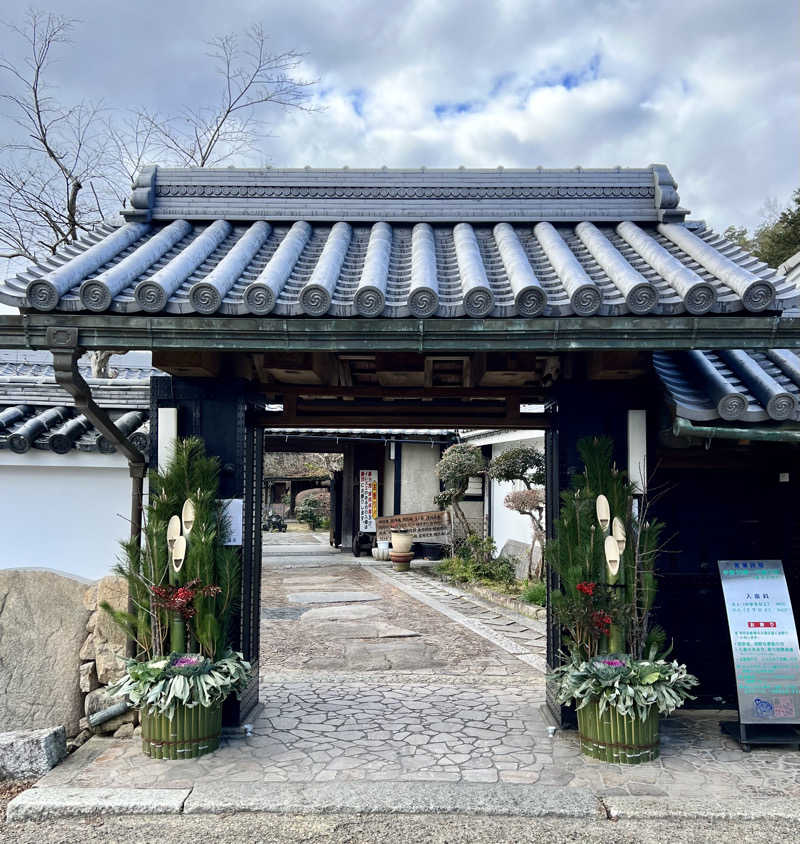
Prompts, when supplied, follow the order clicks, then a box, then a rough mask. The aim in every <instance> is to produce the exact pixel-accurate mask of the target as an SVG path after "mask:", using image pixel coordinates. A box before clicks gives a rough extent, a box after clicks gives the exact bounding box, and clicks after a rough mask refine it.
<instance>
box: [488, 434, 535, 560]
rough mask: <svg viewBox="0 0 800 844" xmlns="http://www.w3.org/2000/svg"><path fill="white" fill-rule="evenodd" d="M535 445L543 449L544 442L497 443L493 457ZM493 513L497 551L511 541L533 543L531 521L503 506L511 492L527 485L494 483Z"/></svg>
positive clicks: (492, 520) (515, 482)
mask: <svg viewBox="0 0 800 844" xmlns="http://www.w3.org/2000/svg"><path fill="white" fill-rule="evenodd" d="M522 445H524V446H529V445H533V446H536V447H539V448H541V447H542V445H543V442H542V443H540V442H539V441H535V440H534V441H531V440H525V441H522V440H511V441H507V442H500V443H495V444H493V445H492V457H497V456H498V455H499V454H502V453H503V452H505V451H508V450H509V449H510V448H517V447H518V446H522ZM491 483H492V513H491V526H492V536H493V537H494V541H495V544H496V545H497V550H498V551H500V550H501V549H502V547H503V545H505V543H506V542H507V541H508V540H509V539H515V540H516V541H517V542H524V543H525V544H526V545H530V543H531V520H530V519H529V518H528V517H527V516H523V515H521V514H520V513H515V512H514V511H513V510H509V509H507V508H506V507H504V506H503V500H504V499H505V497H506V496H507V495H508V493H509V492H513V491H514V490H518V489H525V485H524V484H522V483H521V482H519V481H514V482H500V481H492V482H491Z"/></svg>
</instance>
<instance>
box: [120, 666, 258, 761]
mask: <svg viewBox="0 0 800 844" xmlns="http://www.w3.org/2000/svg"><path fill="white" fill-rule="evenodd" d="M249 676H250V663H249V662H247V661H246V660H245V659H244V657H243V656H242V654H241V653H238V652H235V653H234V652H228V653H226V654H225V655H224V656H223V657H222V658H221V659H218V660H217V661H216V662H212V661H211V660H210V659H208V658H207V657H204V656H203V655H202V654H178V653H172V654H170V655H169V656H168V657H164V658H161V659H153V660H149V661H148V662H137V661H136V660H130V661H129V662H128V670H127V673H126V674H125V676H124V677H123V678H122V679H121V680H120V681H119V682H118V683H116V684H114V686H111V687H110V689H109V691H111V692H112V694H116V695H119V696H122V695H125V696H127V698H128V700H129V701H130V702H131V704H133V706H135V707H136V708H138V709H139V712H140V716H141V719H142V749H143V750H144V752H145V754H147V755H148V756H151V757H153V758H155V759H189V758H192V757H194V756H203V755H204V754H206V753H211V752H212V751H214V750H216V749H217V747H219V737H220V732H221V729H222V704H223V702H224V701H225V699H226V698H227V697H228V695H230V694H235V695H236V696H237V697H239V696H240V695H241V693H242V691H243V690H244V688H245V687H246V686H247V681H248V678H249Z"/></svg>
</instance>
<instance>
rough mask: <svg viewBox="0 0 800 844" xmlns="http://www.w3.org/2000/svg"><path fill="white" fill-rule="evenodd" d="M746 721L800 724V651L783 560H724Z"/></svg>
mask: <svg viewBox="0 0 800 844" xmlns="http://www.w3.org/2000/svg"><path fill="white" fill-rule="evenodd" d="M718 565H719V573H720V577H721V578H722V592H723V595H724V596H725V607H726V609H727V612H728V628H729V630H730V636H731V647H732V649H733V664H734V668H735V669H736V687H737V693H738V697H739V721H740V723H742V724H770V723H771V724H795V723H800V649H798V643H797V628H796V627H795V622H794V614H793V612H792V602H791V600H790V599H789V590H788V589H787V587H786V578H785V577H784V574H783V563H782V562H781V561H780V560H719V561H718Z"/></svg>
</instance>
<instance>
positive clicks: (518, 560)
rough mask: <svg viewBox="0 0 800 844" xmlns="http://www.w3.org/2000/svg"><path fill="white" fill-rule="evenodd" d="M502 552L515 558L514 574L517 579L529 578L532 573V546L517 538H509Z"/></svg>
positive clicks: (505, 555)
mask: <svg viewBox="0 0 800 844" xmlns="http://www.w3.org/2000/svg"><path fill="white" fill-rule="evenodd" d="M500 553H501V554H502V555H503V556H504V557H510V558H511V559H512V560H514V563H515V565H514V576H515V577H516V578H517V580H527V579H528V578H529V577H530V576H531V575H530V553H531V546H530V545H528V544H526V543H525V542H519V541H518V540H516V539H508V540H506V543H505V544H504V545H503V547H502V549H501V550H500Z"/></svg>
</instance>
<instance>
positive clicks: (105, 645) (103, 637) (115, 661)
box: [82, 575, 128, 685]
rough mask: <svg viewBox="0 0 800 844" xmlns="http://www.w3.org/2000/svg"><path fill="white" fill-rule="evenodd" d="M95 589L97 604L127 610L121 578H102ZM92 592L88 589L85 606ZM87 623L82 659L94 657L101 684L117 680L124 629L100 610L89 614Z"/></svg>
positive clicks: (121, 669)
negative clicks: (86, 637)
mask: <svg viewBox="0 0 800 844" xmlns="http://www.w3.org/2000/svg"><path fill="white" fill-rule="evenodd" d="M96 590H97V605H98V607H100V606H101V605H104V604H108V605H109V606H110V607H111V608H112V609H115V610H119V611H122V612H125V611H126V610H127V609H128V584H127V582H126V580H125V579H124V578H122V577H115V576H114V575H109V576H108V577H104V578H102V579H101V580H99V581H98V583H97V586H96ZM92 591H93V590H91V589H90V590H88V593H87V595H86V600H85V603H86V604H88V605H91V592H92ZM88 626H89V627H92V628H93V629H92V631H91V633H90V634H89V639H87V642H86V644H85V646H84V649H83V652H82V658H83V659H94V660H95V662H96V666H97V679H98V680H99V681H100V683H102V684H103V685H107V684H109V683H113V682H114V681H115V680H119V678H120V677H121V676H122V675H123V674H124V673H125V653H126V648H127V639H126V636H125V631H124V630H122V628H120V627H119V625H118V624H116V623H115V622H114V620H113V619H112V618H111V616H110V615H109V614H108V613H107V612H105V611H104V610H103V609H99V610H98V611H96V612H95V613H92V616H90V619H89V623H88ZM89 640H91V645H90V644H89ZM90 650H91V654H90V653H89V651H90Z"/></svg>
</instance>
